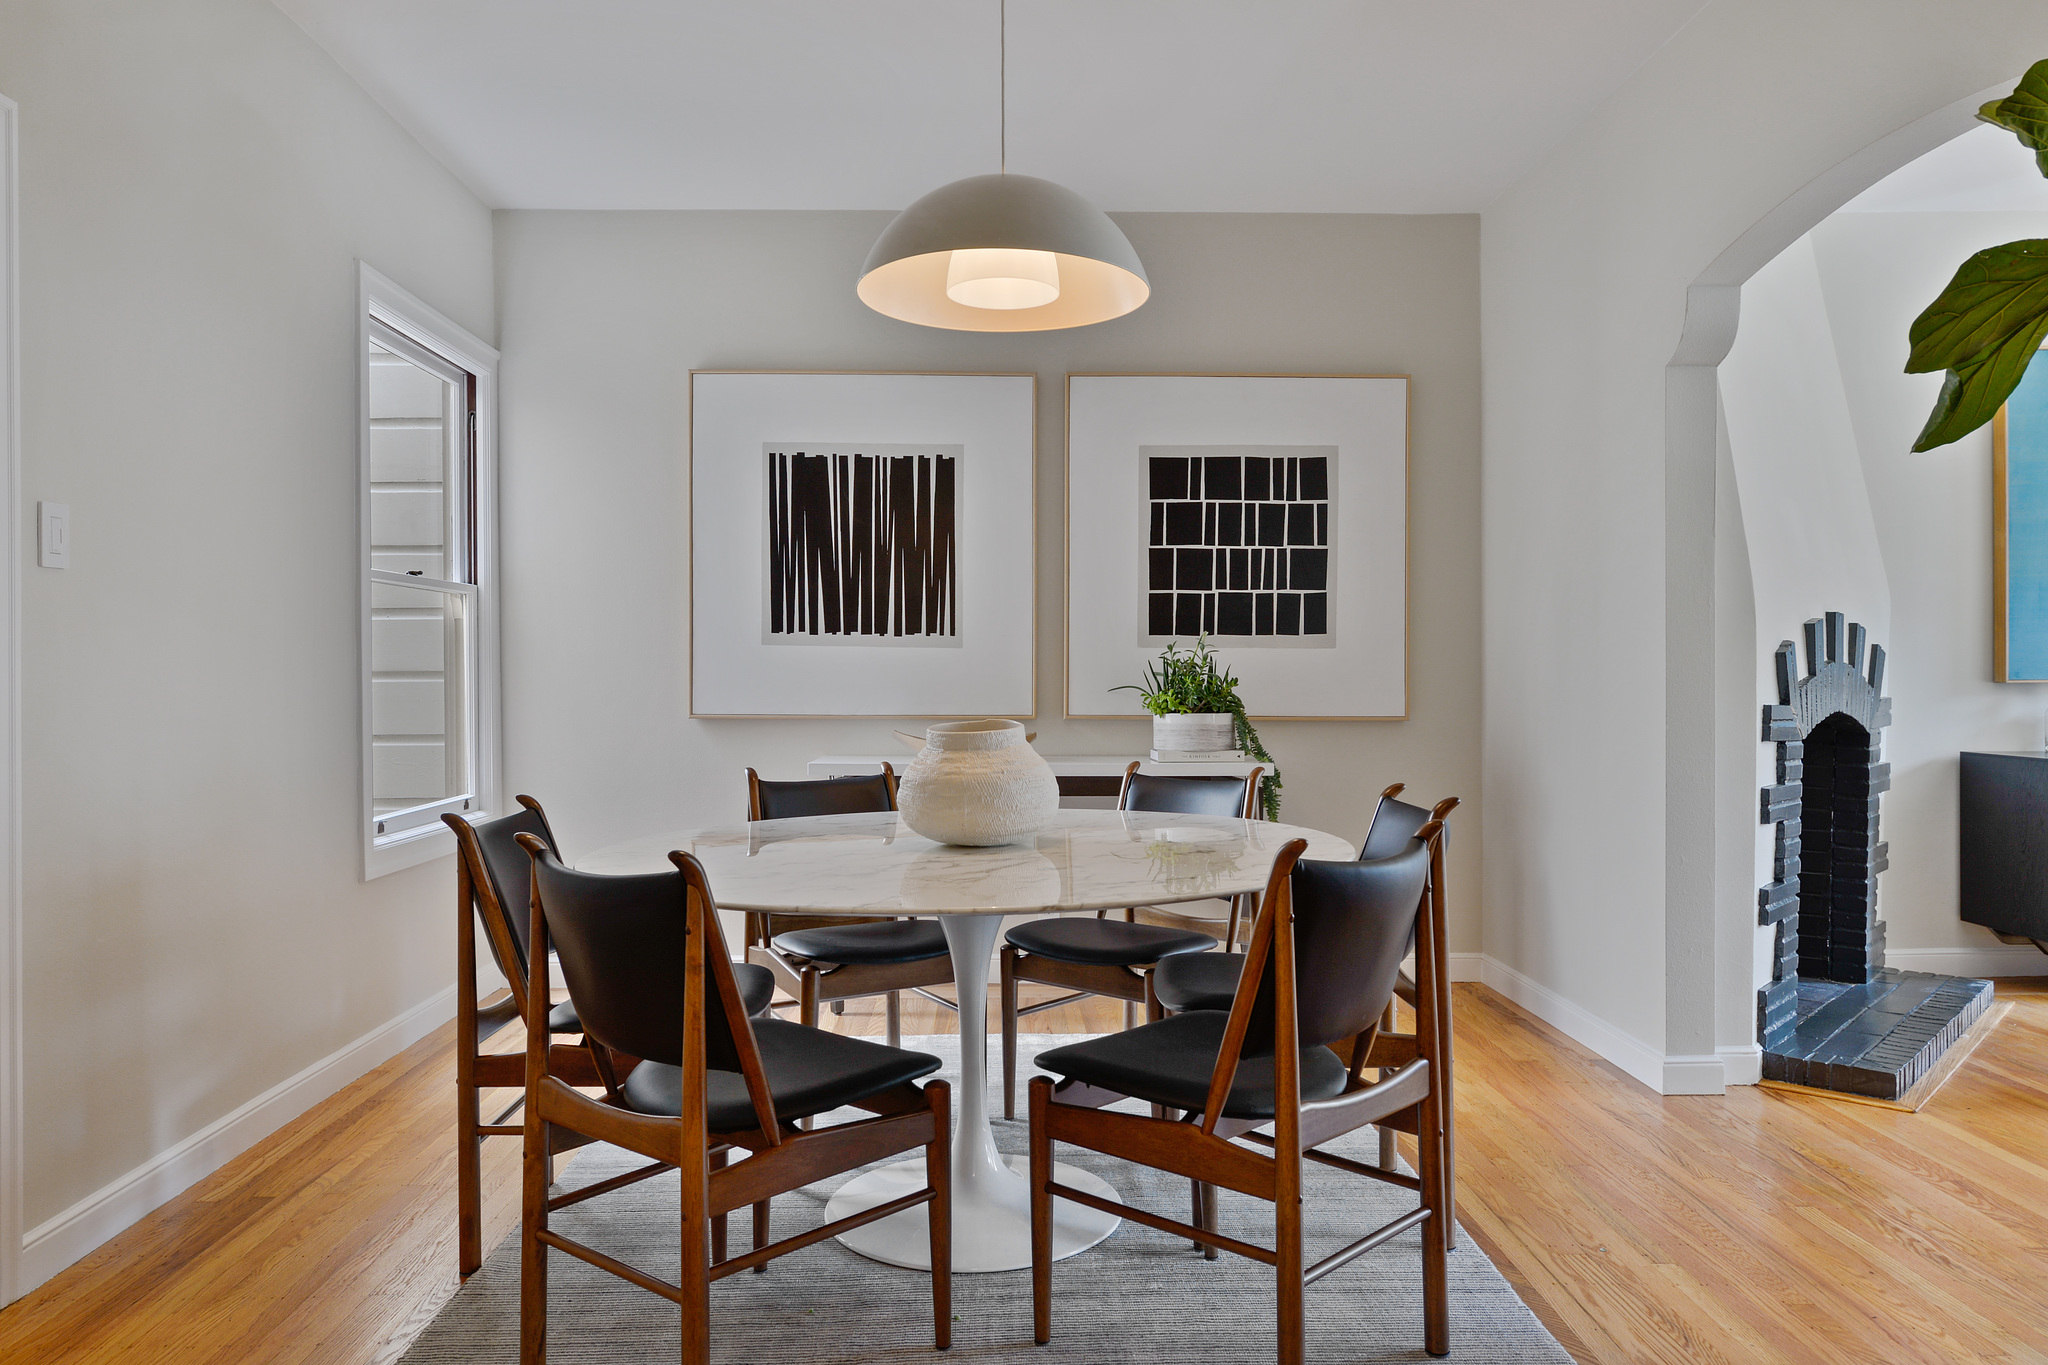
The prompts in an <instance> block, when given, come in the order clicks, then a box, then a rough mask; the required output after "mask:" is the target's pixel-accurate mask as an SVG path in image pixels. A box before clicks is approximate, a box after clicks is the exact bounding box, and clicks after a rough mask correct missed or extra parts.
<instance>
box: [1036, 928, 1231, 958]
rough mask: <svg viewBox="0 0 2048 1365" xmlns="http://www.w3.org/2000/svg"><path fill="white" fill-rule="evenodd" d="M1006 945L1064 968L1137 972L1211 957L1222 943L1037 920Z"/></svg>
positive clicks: (1184, 932)
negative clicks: (1182, 956) (1179, 957)
mask: <svg viewBox="0 0 2048 1365" xmlns="http://www.w3.org/2000/svg"><path fill="white" fill-rule="evenodd" d="M1003 937H1004V939H1005V940H1006V941H1007V942H1008V943H1009V945H1010V946H1011V947H1013V948H1018V949H1022V950H1023V951H1024V952H1027V953H1035V954H1036V955H1038V956H1039V957H1049V958H1052V959H1054V960H1055V961H1058V962H1079V963H1085V964H1088V965H1090V966H1106V967H1135V966H1138V965H1140V964H1142V963H1146V962H1157V961H1159V960H1160V959H1161V958H1167V957H1172V956H1174V955H1175V954H1178V953H1206V952H1208V951H1209V950H1210V949H1211V948H1214V947H1215V946H1216V940H1215V939H1213V938H1210V937H1209V936H1208V935H1207V934H1198V933H1196V932H1195V931H1194V930H1192V929H1165V928H1162V927H1160V926H1159V925H1156V924H1126V923H1124V922H1123V921H1122V920H1114V919H1035V920H1032V921H1031V922H1030V923H1029V924H1020V925H1018V926H1017V927H1016V928H1014V929H1012V930H1011V931H1010V932H1009V933H1007V934H1005V935H1003Z"/></svg>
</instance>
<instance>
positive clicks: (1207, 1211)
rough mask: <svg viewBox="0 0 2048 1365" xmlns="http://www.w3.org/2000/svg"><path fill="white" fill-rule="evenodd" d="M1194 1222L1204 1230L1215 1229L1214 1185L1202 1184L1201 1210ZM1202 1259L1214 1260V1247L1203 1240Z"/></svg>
mask: <svg viewBox="0 0 2048 1365" xmlns="http://www.w3.org/2000/svg"><path fill="white" fill-rule="evenodd" d="M1195 1222H1196V1224H1197V1226H1199V1227H1200V1228H1201V1229H1202V1230H1203V1231H1204V1232H1214V1231H1216V1187H1215V1186H1214V1185H1209V1184H1204V1185H1203V1186H1202V1212H1201V1216H1200V1217H1198V1218H1197V1219H1196V1220H1195ZM1202 1259H1203V1260H1205V1261H1213V1260H1215V1259H1216V1248H1215V1247H1212V1246H1210V1245H1209V1244H1208V1243H1207V1242H1204V1243H1203V1244H1202Z"/></svg>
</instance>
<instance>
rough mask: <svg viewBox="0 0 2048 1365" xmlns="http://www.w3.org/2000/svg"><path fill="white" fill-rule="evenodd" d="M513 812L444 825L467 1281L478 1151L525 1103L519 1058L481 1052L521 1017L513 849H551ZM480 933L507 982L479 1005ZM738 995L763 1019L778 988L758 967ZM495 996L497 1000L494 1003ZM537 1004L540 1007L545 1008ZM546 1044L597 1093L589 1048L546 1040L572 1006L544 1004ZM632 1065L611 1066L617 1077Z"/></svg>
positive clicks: (476, 1243) (530, 815) (526, 808)
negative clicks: (495, 1095) (495, 1108)
mask: <svg viewBox="0 0 2048 1365" xmlns="http://www.w3.org/2000/svg"><path fill="white" fill-rule="evenodd" d="M516 799H517V801H518V802H519V806H520V809H519V810H517V811H515V812H513V813H512V814H510V815H505V816H500V817H499V818H498V819H496V820H485V821H481V822H475V821H470V820H467V819H465V818H463V817H462V816H460V815H453V814H450V815H443V816H442V817H441V819H442V821H443V822H444V823H446V824H447V826H448V828H449V829H451V830H453V831H454V832H455V849H456V855H457V856H456V859H455V981H456V990H455V1039H456V1049H455V1134H456V1137H455V1226H456V1237H455V1241H456V1252H455V1258H456V1267H457V1270H458V1271H459V1272H460V1273H461V1274H463V1275H465V1276H467V1275H470V1274H473V1273H475V1271H476V1269H477V1267H478V1266H480V1265H482V1264H483V1257H484V1246H483V1211H482V1210H483V1144H484V1139H486V1138H493V1137H519V1136H521V1135H522V1134H523V1133H524V1132H525V1131H526V1130H525V1128H524V1127H523V1126H521V1125H520V1124H518V1123H510V1122H507V1120H509V1119H511V1117H512V1115H513V1114H515V1113H517V1112H518V1110H519V1107H520V1106H521V1105H522V1104H524V1103H525V1102H526V1056H525V1054H524V1053H523V1052H512V1053H504V1052H486V1051H484V1044H485V1043H486V1042H488V1041H489V1040H490V1039H492V1038H493V1037H495V1036H497V1034H498V1033H499V1031H500V1030H502V1029H503V1028H504V1027H505V1026H506V1025H507V1024H509V1023H511V1022H512V1021H513V1020H514V1019H519V1018H523V1017H524V1016H525V1014H526V977H527V970H526V966H527V964H526V945H527V937H528V928H529V924H530V922H531V912H530V907H531V904H532V881H533V872H532V863H531V860H530V859H529V858H528V857H527V855H526V850H525V849H523V848H521V847H520V846H519V844H518V842H517V841H518V837H519V836H520V835H521V834H530V835H533V836H534V837H535V838H538V839H540V840H542V841H544V842H545V843H547V844H548V845H549V846H550V847H553V846H554V843H555V836H554V832H553V831H552V830H550V829H549V828H548V817H547V812H545V811H543V810H542V809H541V806H540V802H538V801H536V800H534V799H533V798H532V797H530V796H520V797H518V798H516ZM479 924H481V925H482V926H483V931H484V943H485V945H486V946H487V947H488V948H489V949H490V953H491V961H492V962H493V963H494V964H495V965H496V966H497V968H498V972H499V974H500V975H501V976H503V977H504V978H505V984H506V988H507V989H506V991H505V994H504V996H503V997H502V998H494V999H490V1000H482V999H479V998H478V996H477V991H476V985H475V983H476V968H477V957H476V931H477V926H478V925H479ZM741 992H742V994H743V996H745V998H746V1000H747V1004H748V1007H749V1009H750V1010H759V1009H765V1008H766V1007H767V1004H768V1000H769V997H770V996H772V995H773V994H774V993H775V980H774V978H773V977H771V976H769V974H768V973H767V972H766V971H765V970H763V969H762V968H759V967H747V968H743V969H742V973H741ZM493 994H494V995H495V992H494V993H493ZM549 998H550V997H549V996H543V997H542V999H544V1000H545V999H549ZM547 1032H548V1033H549V1034H550V1035H551V1038H550V1047H549V1050H548V1056H549V1058H550V1065H551V1066H553V1067H554V1069H555V1074H556V1075H558V1076H560V1077H561V1078H562V1079H563V1080H564V1081H565V1082H567V1083H568V1084H570V1085H575V1086H596V1085H600V1084H602V1078H601V1077H600V1076H599V1074H598V1071H597V1064H596V1062H595V1061H594V1060H593V1059H592V1056H591V1052H590V1048H589V1045H588V1044H587V1043H577V1044H564V1043H554V1042H553V1041H552V1037H553V1036H560V1035H563V1034H581V1033H582V1032H583V1022H582V1020H581V1019H579V1018H578V1017H577V1014H576V1005H575V1002H574V1001H573V1000H564V1001H561V1002H560V1003H557V1004H551V1005H550V1006H549V1009H548V1011H547ZM630 1064H631V1059H630V1058H627V1059H623V1060H618V1061H615V1068H623V1067H626V1066H630ZM486 1090H511V1091H514V1092H515V1097H514V1098H513V1099H512V1100H511V1101H510V1102H509V1103H507V1104H506V1105H505V1107H504V1108H503V1109H502V1110H501V1111H500V1112H499V1113H497V1114H496V1115H494V1116H493V1117H492V1118H490V1119H488V1120H486V1119H485V1118H484V1116H483V1092H484V1091H486Z"/></svg>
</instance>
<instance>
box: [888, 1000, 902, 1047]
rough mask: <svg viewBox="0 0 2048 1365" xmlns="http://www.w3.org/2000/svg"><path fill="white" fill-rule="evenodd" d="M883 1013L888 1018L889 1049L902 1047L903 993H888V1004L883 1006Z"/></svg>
mask: <svg viewBox="0 0 2048 1365" xmlns="http://www.w3.org/2000/svg"><path fill="white" fill-rule="evenodd" d="M885 1012H886V1015H887V1018H888V1037H889V1046H890V1047H902V1046H903V992H902V991H890V992H889V1003H888V1005H887V1006H885Z"/></svg>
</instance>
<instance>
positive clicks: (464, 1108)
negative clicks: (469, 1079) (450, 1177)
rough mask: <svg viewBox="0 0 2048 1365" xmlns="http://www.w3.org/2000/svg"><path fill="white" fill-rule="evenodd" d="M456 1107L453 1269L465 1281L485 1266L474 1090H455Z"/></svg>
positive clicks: (481, 1143)
mask: <svg viewBox="0 0 2048 1365" xmlns="http://www.w3.org/2000/svg"><path fill="white" fill-rule="evenodd" d="M458 1089H459V1090H460V1091H461V1093H460V1094H459V1095H458V1096H457V1098H456V1104H455V1246H456V1250H455V1270H456V1273H457V1274H459V1275H461V1276H462V1277H463V1278H464V1279H468V1278H469V1277H470V1276H471V1275H474V1274H475V1273H476V1271H477V1268H478V1267H479V1266H481V1265H482V1264H483V1263H484V1230H483V1187H484V1180H483V1146H484V1141H483V1138H481V1137H480V1136H478V1135H477V1131H476V1130H477V1126H478V1125H477V1111H476V1106H477V1100H478V1098H479V1097H478V1095H477V1092H476V1090H475V1088H474V1087H471V1086H461V1087H458Z"/></svg>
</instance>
